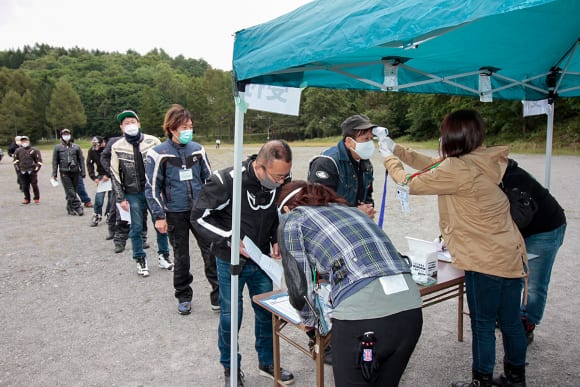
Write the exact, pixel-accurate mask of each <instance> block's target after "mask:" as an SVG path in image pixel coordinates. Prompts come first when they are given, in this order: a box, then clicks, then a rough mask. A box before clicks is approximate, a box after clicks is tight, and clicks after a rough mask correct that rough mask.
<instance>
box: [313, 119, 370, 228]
mask: <svg viewBox="0 0 580 387" xmlns="http://www.w3.org/2000/svg"><path fill="white" fill-rule="evenodd" d="M376 127H378V125H375V124H373V123H371V121H370V119H369V118H368V117H367V116H365V115H363V114H355V115H353V116H350V117H348V118H347V119H346V120H344V122H343V123H342V124H341V129H342V140H340V141H339V142H338V144H336V145H335V146H333V147H331V148H328V149H327V150H325V151H324V152H322V154H320V155H317V156H315V157H313V158H312V159H311V160H310V163H309V166H308V182H309V183H319V184H322V185H325V186H327V187H328V188H330V189H332V190H333V191H334V192H336V194H337V195H338V196H340V197H342V198H343V199H345V200H346V201H347V202H348V204H349V206H351V207H358V208H359V209H360V210H361V211H363V212H364V213H366V214H367V215H368V216H369V217H370V218H374V216H375V208H374V200H373V180H374V177H373V164H372V163H371V161H370V159H371V157H372V156H373V153H374V151H375V144H374V143H373V129H374V128H376Z"/></svg>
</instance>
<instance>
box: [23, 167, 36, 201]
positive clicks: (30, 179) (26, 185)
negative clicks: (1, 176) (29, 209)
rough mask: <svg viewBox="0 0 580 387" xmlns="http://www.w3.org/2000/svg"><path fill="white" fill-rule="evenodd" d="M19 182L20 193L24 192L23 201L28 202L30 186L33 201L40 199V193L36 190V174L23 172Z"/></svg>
mask: <svg viewBox="0 0 580 387" xmlns="http://www.w3.org/2000/svg"><path fill="white" fill-rule="evenodd" d="M20 182H21V183H22V185H21V186H22V192H24V199H26V200H28V201H30V186H32V193H33V194H34V196H33V197H34V200H38V199H40V191H39V190H38V174H37V173H36V172H25V173H21V174H20Z"/></svg>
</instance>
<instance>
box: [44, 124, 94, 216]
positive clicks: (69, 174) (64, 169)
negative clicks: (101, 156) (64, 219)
mask: <svg viewBox="0 0 580 387" xmlns="http://www.w3.org/2000/svg"><path fill="white" fill-rule="evenodd" d="M60 138H61V142H60V144H56V145H55V146H54V150H53V152H52V179H53V180H56V177H57V175H58V171H59V170H60V180H61V182H62V187H63V189H64V193H65V195H66V210H67V212H68V214H69V215H78V216H83V206H82V203H81V201H80V200H79V197H78V195H77V190H78V186H79V179H81V178H82V179H84V178H85V174H86V172H85V157H84V156H83V151H82V150H81V147H80V146H78V145H77V144H75V143H74V142H73V141H72V135H71V131H70V130H69V129H67V128H64V129H63V130H61V131H60Z"/></svg>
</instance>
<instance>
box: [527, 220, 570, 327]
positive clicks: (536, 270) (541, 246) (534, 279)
mask: <svg viewBox="0 0 580 387" xmlns="http://www.w3.org/2000/svg"><path fill="white" fill-rule="evenodd" d="M565 234H566V225H565V224H563V225H562V226H560V227H558V228H557V229H555V230H552V231H548V232H543V233H540V234H534V235H530V236H529V237H527V238H526V251H527V252H528V254H536V255H537V257H536V258H532V259H530V260H528V267H529V273H530V274H529V278H528V303H527V305H522V306H521V308H522V315H524V316H526V317H527V318H528V321H529V322H531V323H534V324H539V323H540V322H541V321H542V317H543V316H544V308H545V307H546V298H547V297H548V286H549V285H550V277H551V275H552V266H553V265H554V260H555V259H556V254H557V253H558V249H559V248H560V246H562V243H563V242H564V235H565Z"/></svg>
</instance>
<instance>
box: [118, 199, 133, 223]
mask: <svg viewBox="0 0 580 387" xmlns="http://www.w3.org/2000/svg"><path fill="white" fill-rule="evenodd" d="M117 210H118V211H119V215H121V220H125V221H127V223H129V224H131V213H130V212H129V211H125V210H124V209H123V208H122V207H121V204H119V203H117Z"/></svg>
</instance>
